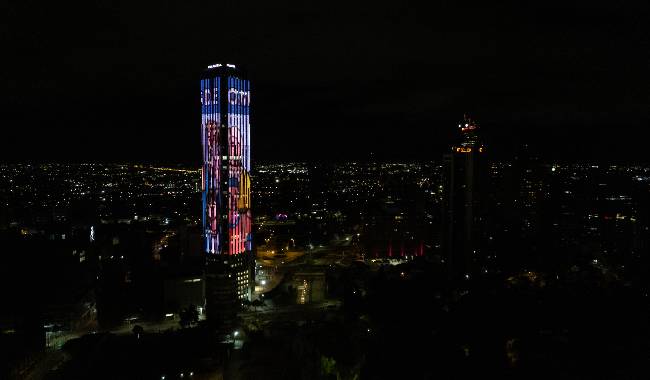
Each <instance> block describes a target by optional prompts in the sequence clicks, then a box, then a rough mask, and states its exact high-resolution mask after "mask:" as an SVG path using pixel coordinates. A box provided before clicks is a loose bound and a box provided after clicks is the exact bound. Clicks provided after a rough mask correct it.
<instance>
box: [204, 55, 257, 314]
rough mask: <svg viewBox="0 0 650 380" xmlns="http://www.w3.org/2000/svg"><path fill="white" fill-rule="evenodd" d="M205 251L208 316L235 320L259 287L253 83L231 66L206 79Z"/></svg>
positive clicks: (214, 67)
mask: <svg viewBox="0 0 650 380" xmlns="http://www.w3.org/2000/svg"><path fill="white" fill-rule="evenodd" d="M201 142H202V149H203V165H202V167H201V183H202V185H201V187H202V194H203V215H202V218H203V248H204V252H205V255H206V262H207V270H206V311H207V314H208V318H209V319H212V320H214V321H221V322H227V321H229V320H232V319H233V317H234V315H235V314H236V312H237V310H238V309H239V307H240V306H241V304H242V303H243V301H244V300H250V299H251V293H252V289H253V286H254V280H253V275H254V262H255V261H254V260H255V258H254V257H253V254H252V235H251V227H252V217H251V210H250V186H251V180H250V170H251V161H250V82H249V81H248V80H247V79H246V77H245V74H244V72H243V71H242V70H241V69H239V68H237V67H236V66H235V65H232V64H225V65H224V64H214V65H210V66H208V69H207V70H206V71H205V72H204V74H203V77H202V79H201Z"/></svg>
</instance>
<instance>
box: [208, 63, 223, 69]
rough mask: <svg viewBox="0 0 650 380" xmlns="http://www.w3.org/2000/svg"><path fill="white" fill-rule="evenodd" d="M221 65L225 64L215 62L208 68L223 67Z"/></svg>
mask: <svg viewBox="0 0 650 380" xmlns="http://www.w3.org/2000/svg"><path fill="white" fill-rule="evenodd" d="M221 66H223V65H222V64H221V63H215V64H214V65H210V66H208V69H214V68H217V67H221Z"/></svg>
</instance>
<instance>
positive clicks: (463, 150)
mask: <svg viewBox="0 0 650 380" xmlns="http://www.w3.org/2000/svg"><path fill="white" fill-rule="evenodd" d="M456 153H472V148H468V147H465V146H461V147H456Z"/></svg>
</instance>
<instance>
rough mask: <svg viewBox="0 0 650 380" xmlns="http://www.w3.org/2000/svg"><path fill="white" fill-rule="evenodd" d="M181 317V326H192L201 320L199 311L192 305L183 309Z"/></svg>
mask: <svg viewBox="0 0 650 380" xmlns="http://www.w3.org/2000/svg"><path fill="white" fill-rule="evenodd" d="M179 317H180V321H179V322H178V323H179V324H180V325H181V327H183V328H185V327H190V326H192V325H193V324H196V323H198V322H199V311H198V310H197V308H196V306H194V305H190V306H188V307H187V308H185V309H183V310H181V312H180V314H179Z"/></svg>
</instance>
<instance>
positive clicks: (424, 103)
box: [0, 1, 650, 165]
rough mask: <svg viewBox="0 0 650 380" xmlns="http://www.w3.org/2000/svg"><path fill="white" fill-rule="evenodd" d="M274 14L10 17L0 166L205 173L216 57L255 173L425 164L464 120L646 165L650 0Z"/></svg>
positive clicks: (586, 155) (561, 154)
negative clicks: (364, 163)
mask: <svg viewBox="0 0 650 380" xmlns="http://www.w3.org/2000/svg"><path fill="white" fill-rule="evenodd" d="M282 5H283V4H276V5H267V4H261V5H260V4H215V5H206V6H205V7H199V6H194V5H186V4H182V5H173V4H167V5H163V6H158V7H153V6H147V5H143V4H137V5H136V4H130V5H127V4H114V3H113V4H109V3H104V4H86V5H84V6H82V7H74V6H67V5H61V4H57V5H47V4H46V5H38V6H36V7H31V6H30V5H29V4H27V5H24V4H22V5H21V4H15V5H13V6H11V7H10V15H11V16H12V17H11V18H10V21H9V24H8V25H7V26H6V30H5V31H6V33H3V36H4V37H0V38H2V40H3V42H4V44H5V46H7V48H6V51H7V52H8V54H7V55H6V56H5V59H4V60H3V62H2V63H0V65H2V72H3V74H0V84H1V85H0V89H1V92H0V106H2V108H4V109H5V111H4V112H3V113H2V117H1V118H0V123H1V125H3V127H4V128H3V130H4V133H5V135H4V137H3V139H2V143H0V149H1V151H2V154H1V155H0V162H7V161H10V162H17V161H20V162H22V161H33V160H39V161H52V160H54V161H99V162H125V161H127V162H128V161H138V162H180V163H184V164H190V165H193V164H196V165H198V164H199V162H200V148H199V141H198V136H199V125H200V108H199V95H198V94H199V78H200V76H201V73H202V71H203V70H204V69H205V67H206V66H207V65H208V64H211V63H215V62H223V63H226V62H231V63H237V64H242V65H244V66H245V67H246V68H247V71H248V72H249V76H250V79H251V83H252V98H251V99H252V100H251V101H252V104H253V107H252V109H253V111H252V112H253V114H252V123H251V128H252V131H251V133H252V146H253V149H252V151H253V160H254V161H265V160H282V161H285V160H289V161H291V160H307V161H318V160H325V161H328V160H332V159H364V158H366V157H368V156H369V155H370V153H371V152H372V153H374V154H375V155H376V156H377V157H384V158H386V159H391V160H392V159H395V160H404V159H407V160H410V159H417V160H436V159H440V156H441V154H442V153H444V152H446V151H447V149H448V147H449V145H450V144H452V143H453V142H454V141H455V140H456V138H457V136H455V134H456V129H455V126H456V124H457V123H458V121H459V120H460V119H462V116H463V114H465V113H467V114H470V115H472V116H473V117H474V118H475V119H476V120H477V121H478V123H479V124H480V125H481V126H482V134H483V136H484V137H485V139H486V142H487V145H488V147H489V148H490V150H491V152H493V153H494V154H496V155H497V157H501V158H507V157H508V156H509V155H510V154H511V152H514V151H516V150H517V149H518V148H517V147H518V146H519V145H520V144H522V143H529V144H530V145H531V146H532V147H533V148H534V149H535V150H537V151H538V152H540V154H541V155H542V156H544V157H545V158H547V159H549V160H555V159H564V160H575V159H579V160H582V159H584V160H596V161H602V162H608V161H613V162H647V155H645V154H644V152H643V150H644V147H645V142H644V141H643V140H642V139H638V138H635V137H636V136H638V135H640V134H641V133H642V131H643V128H644V127H647V126H648V125H650V109H649V108H648V106H647V105H648V104H649V100H650V90H649V89H648V88H649V86H647V83H648V79H649V78H648V71H647V64H648V61H649V59H650V56H649V51H650V50H649V49H648V42H649V38H648V36H649V35H650V33H648V31H649V29H648V25H647V23H646V22H645V20H647V19H648V18H649V17H648V16H650V6H648V4H647V3H638V4H625V5H615V4H610V5H607V6H603V5H600V4H597V3H593V2H586V1H584V2H582V1H581V2H578V3H576V4H571V5H566V4H563V5H562V4H553V3H543V4H541V3H540V4H525V5H523V4H522V5H517V4H509V5H492V4H491V5H489V6H487V5H486V6H482V7H479V8H469V7H464V6H461V5H452V4H442V5H438V6H437V7H435V9H433V8H422V7H421V5H417V4H392V5H386V4H383V5H382V4H374V5H373V7H365V6H363V5H360V4H346V5H345V6H344V7H343V6H341V7H337V6H336V4H331V7H330V8H328V9H321V8H319V7H318V6H316V5H313V4H293V2H287V4H284V5H286V6H282ZM210 13H215V14H237V15H245V16H246V17H244V19H245V25H242V24H241V22H240V20H241V18H233V19H229V18H224V19H223V20H220V23H221V24H220V26H219V28H213V27H212V26H211V25H209V24H208V23H205V22H201V18H200V17H198V16H197V15H200V14H210ZM26 25H29V27H26Z"/></svg>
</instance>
